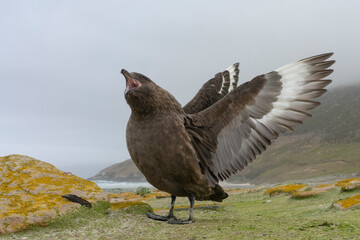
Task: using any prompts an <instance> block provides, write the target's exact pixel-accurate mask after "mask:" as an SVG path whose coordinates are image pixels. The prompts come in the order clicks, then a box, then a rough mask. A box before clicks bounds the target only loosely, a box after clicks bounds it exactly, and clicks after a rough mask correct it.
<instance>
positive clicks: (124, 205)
mask: <svg viewBox="0 0 360 240" xmlns="http://www.w3.org/2000/svg"><path fill="white" fill-rule="evenodd" d="M111 209H113V210H123V211H125V212H126V213H132V214H146V213H147V212H149V211H150V212H152V211H153V209H152V207H151V206H150V205H149V204H147V203H144V202H140V201H126V202H117V203H111Z"/></svg>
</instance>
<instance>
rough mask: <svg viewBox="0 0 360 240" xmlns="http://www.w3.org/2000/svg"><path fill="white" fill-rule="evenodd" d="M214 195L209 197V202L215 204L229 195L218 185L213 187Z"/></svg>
mask: <svg viewBox="0 0 360 240" xmlns="http://www.w3.org/2000/svg"><path fill="white" fill-rule="evenodd" d="M213 190H214V192H215V193H214V194H213V195H211V196H210V200H212V201H216V202H222V201H223V200H224V199H225V198H227V197H228V196H229V195H228V194H227V193H226V192H225V191H224V189H222V187H220V185H219V184H215V186H214V187H213Z"/></svg>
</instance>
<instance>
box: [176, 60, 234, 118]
mask: <svg viewBox="0 0 360 240" xmlns="http://www.w3.org/2000/svg"><path fill="white" fill-rule="evenodd" d="M238 80H239V63H235V64H233V65H231V66H230V67H228V68H227V69H226V70H225V71H224V72H221V73H218V74H216V75H215V77H214V78H212V79H210V80H209V81H207V82H206V83H205V84H204V85H203V86H202V88H201V89H200V90H199V92H198V93H197V94H196V95H195V97H194V98H193V99H191V101H190V102H189V103H187V104H186V105H185V106H184V107H183V109H184V112H185V113H189V114H190V113H198V112H200V111H202V110H204V109H206V108H208V107H210V106H211V105H213V104H214V103H216V102H217V101H219V100H220V99H221V98H223V97H224V96H225V95H226V94H228V93H229V92H230V91H232V90H233V89H235V88H236V86H237V83H238Z"/></svg>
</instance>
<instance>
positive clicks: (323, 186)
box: [313, 183, 336, 191]
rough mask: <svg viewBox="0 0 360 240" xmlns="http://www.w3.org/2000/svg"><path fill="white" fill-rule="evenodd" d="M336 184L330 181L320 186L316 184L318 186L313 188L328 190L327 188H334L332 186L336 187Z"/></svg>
mask: <svg viewBox="0 0 360 240" xmlns="http://www.w3.org/2000/svg"><path fill="white" fill-rule="evenodd" d="M335 187H336V186H335V183H328V184H321V185H319V186H316V187H314V188H313V190H316V191H317V190H325V191H327V190H330V189H332V188H335Z"/></svg>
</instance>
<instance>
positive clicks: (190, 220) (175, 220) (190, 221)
mask: <svg viewBox="0 0 360 240" xmlns="http://www.w3.org/2000/svg"><path fill="white" fill-rule="evenodd" d="M189 201H190V215H189V219H188V220H177V219H174V220H169V221H168V223H169V224H189V223H192V222H193V214H194V203H195V196H194V194H191V195H190V197H189Z"/></svg>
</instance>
